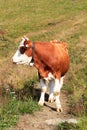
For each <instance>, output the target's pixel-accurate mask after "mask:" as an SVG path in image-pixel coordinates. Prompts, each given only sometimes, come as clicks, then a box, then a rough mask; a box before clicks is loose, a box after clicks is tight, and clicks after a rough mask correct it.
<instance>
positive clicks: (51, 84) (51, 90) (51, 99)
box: [48, 79, 55, 102]
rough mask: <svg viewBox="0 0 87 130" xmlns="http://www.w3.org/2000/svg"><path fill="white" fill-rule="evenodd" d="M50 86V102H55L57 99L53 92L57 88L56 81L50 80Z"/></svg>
mask: <svg viewBox="0 0 87 130" xmlns="http://www.w3.org/2000/svg"><path fill="white" fill-rule="evenodd" d="M48 86H49V90H50V93H49V102H54V100H55V97H54V95H53V90H54V86H55V80H54V79H53V80H50V81H49V83H48Z"/></svg>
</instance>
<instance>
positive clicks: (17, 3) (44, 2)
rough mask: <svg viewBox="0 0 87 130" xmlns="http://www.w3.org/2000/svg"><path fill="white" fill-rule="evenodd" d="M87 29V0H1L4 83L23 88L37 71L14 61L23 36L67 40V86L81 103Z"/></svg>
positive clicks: (0, 80)
mask: <svg viewBox="0 0 87 130" xmlns="http://www.w3.org/2000/svg"><path fill="white" fill-rule="evenodd" d="M86 28H87V0H66V1H65V0H50V1H48V0H22V1H21V0H14V1H13V0H6V1H5V0H3V1H2V0H0V86H4V87H6V86H8V84H12V85H13V86H14V87H21V86H23V83H24V82H25V80H26V79H28V78H31V77H32V76H33V75H34V74H35V72H36V70H35V69H34V70H33V69H29V67H25V66H14V65H12V63H11V57H12V55H13V54H14V52H15V50H16V48H17V46H18V43H19V41H20V40H21V37H22V36H23V35H27V36H28V37H30V39H31V40H32V41H36V40H37V41H50V40H52V39H57V40H63V41H67V42H68V43H69V53H70V58H71V66H70V70H69V72H68V74H67V77H66V78H67V79H68V80H66V85H65V88H67V89H68V91H69V92H70V93H72V94H73V99H74V102H75V103H77V102H78V100H79V99H80V98H81V97H82V95H83V94H84V95H86V94H87V92H86V88H87V29H86ZM2 31H3V32H4V33H5V34H2ZM26 72H27V73H26ZM67 81H68V82H67Z"/></svg>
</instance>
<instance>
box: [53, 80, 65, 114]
mask: <svg viewBox="0 0 87 130" xmlns="http://www.w3.org/2000/svg"><path fill="white" fill-rule="evenodd" d="M62 84H63V78H60V80H59V79H55V86H54V96H55V102H56V110H57V111H58V112H61V111H62V107H61V103H60V89H61V87H62Z"/></svg>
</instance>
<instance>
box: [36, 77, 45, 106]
mask: <svg viewBox="0 0 87 130" xmlns="http://www.w3.org/2000/svg"><path fill="white" fill-rule="evenodd" d="M40 85H41V88H42V92H41V96H40V100H39V102H38V104H39V105H41V106H42V105H43V104H44V100H45V92H46V89H47V86H46V81H45V80H44V79H40ZM43 90H44V91H43Z"/></svg>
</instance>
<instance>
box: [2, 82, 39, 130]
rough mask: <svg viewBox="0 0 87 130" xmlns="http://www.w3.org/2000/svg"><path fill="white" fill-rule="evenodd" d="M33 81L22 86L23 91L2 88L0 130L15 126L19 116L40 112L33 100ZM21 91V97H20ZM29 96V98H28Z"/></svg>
mask: <svg viewBox="0 0 87 130" xmlns="http://www.w3.org/2000/svg"><path fill="white" fill-rule="evenodd" d="M34 83H35V80H30V81H28V82H27V83H26V84H25V85H24V86H25V87H24V91H23V89H22V90H17V91H16V90H14V89H13V88H6V89H5V88H2V103H1V104H0V105H1V107H0V130H7V128H8V129H9V127H12V126H15V125H16V124H17V122H18V119H19V115H20V114H21V115H23V114H33V113H34V112H35V111H39V110H41V107H40V106H39V105H38V103H37V101H36V100H33V98H34V96H33V92H31V90H33V86H32V85H34ZM21 91H22V95H21ZM28 95H29V96H28Z"/></svg>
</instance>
